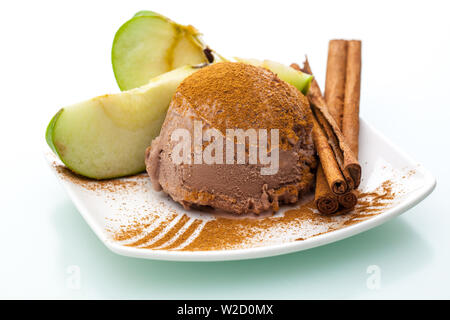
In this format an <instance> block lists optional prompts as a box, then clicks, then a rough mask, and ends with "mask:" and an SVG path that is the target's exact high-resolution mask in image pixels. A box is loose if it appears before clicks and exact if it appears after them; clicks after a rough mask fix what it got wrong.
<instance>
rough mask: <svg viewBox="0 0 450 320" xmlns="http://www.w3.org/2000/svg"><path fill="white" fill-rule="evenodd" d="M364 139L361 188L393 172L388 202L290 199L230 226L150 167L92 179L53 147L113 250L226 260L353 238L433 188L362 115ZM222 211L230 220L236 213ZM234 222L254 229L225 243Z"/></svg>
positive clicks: (85, 212) (73, 194)
mask: <svg viewBox="0 0 450 320" xmlns="http://www.w3.org/2000/svg"><path fill="white" fill-rule="evenodd" d="M360 146H361V147H360V155H359V158H360V163H361V165H362V169H363V171H362V172H363V178H362V182H361V186H360V190H361V192H363V193H365V194H371V192H372V191H376V190H381V189H380V186H381V185H382V184H383V182H384V181H387V180H389V181H390V182H389V185H390V189H391V191H392V193H393V194H395V197H394V198H393V199H392V200H391V201H385V202H383V203H382V206H380V202H379V203H378V207H377V208H375V209H376V210H375V211H376V214H374V213H373V212H375V211H374V210H367V212H365V209H364V208H363V209H361V208H360V210H359V211H360V212H359V213H358V214H357V215H355V214H353V215H352V214H351V213H349V214H344V215H339V216H333V217H331V218H329V217H328V218H327V219H318V220H315V219H314V218H311V216H309V217H304V216H303V217H296V218H295V217H294V218H291V219H285V217H286V212H288V211H289V210H290V209H292V208H293V207H290V206H285V207H283V208H282V209H281V210H280V212H278V213H277V214H276V215H274V216H269V217H268V216H266V217H263V218H260V219H253V220H252V221H251V223H250V225H251V226H250V227H249V226H247V224H245V223H244V224H242V225H241V224H239V222H238V227H236V226H235V227H233V228H231V229H230V228H228V229H226V228H227V227H226V226H225V225H226V223H225V224H221V223H218V222H217V218H216V217H215V216H214V215H212V214H208V213H205V212H200V211H186V210H184V209H183V208H182V207H181V206H179V205H178V204H176V203H174V202H173V201H172V200H171V199H170V198H169V197H168V196H166V195H164V194H163V193H158V192H154V191H153V190H152V188H151V183H150V181H149V179H148V177H147V176H146V175H145V174H142V175H138V176H134V177H129V178H122V179H116V180H110V181H104V182H98V181H90V180H85V179H82V178H79V177H77V176H74V175H71V174H70V173H69V172H68V171H67V170H66V169H64V167H63V166H62V164H61V163H60V162H59V160H57V158H56V157H55V156H54V155H53V153H51V151H50V149H49V148H46V151H45V155H46V158H47V160H48V163H49V165H50V167H51V168H52V170H53V171H54V172H55V173H56V175H57V176H58V177H59V178H60V180H61V182H62V184H63V186H64V187H65V189H66V190H67V192H68V194H69V196H70V198H71V199H72V201H73V203H74V204H75V206H76V207H77V209H78V210H79V212H80V213H81V215H82V216H83V218H84V219H85V221H86V222H87V223H88V225H89V226H90V227H91V228H92V230H93V231H94V232H95V234H96V235H97V236H98V238H99V239H100V240H101V241H102V242H103V243H104V244H105V245H106V247H107V248H109V249H110V250H112V251H113V252H115V253H118V254H121V255H125V256H130V257H136V258H146V259H160V260H174V261H221V260H239V259H251V258H261V257H269V256H274V255H279V254H285V253H290V252H295V251H301V250H305V249H310V248H313V247H317V246H321V245H324V244H328V243H331V242H334V241H338V240H341V239H345V238H347V237H351V236H353V235H355V234H358V233H360V232H363V231H366V230H368V229H371V228H373V227H376V226H378V225H380V224H382V223H384V222H386V221H388V220H390V219H392V218H394V217H396V216H398V215H400V214H402V213H403V212H405V211H407V210H408V209H410V208H411V207H413V206H414V205H416V204H417V203H419V202H420V201H422V200H423V199H424V198H425V197H427V196H428V195H429V194H430V193H431V192H432V191H433V189H434V187H435V185H436V180H435V178H434V177H433V176H432V175H431V174H430V173H429V172H428V171H427V170H426V169H425V168H423V167H422V166H421V165H420V164H418V163H416V162H415V161H413V160H412V159H410V158H409V157H408V156H407V155H405V154H404V153H403V152H402V151H400V150H399V149H398V148H397V147H395V146H393V145H392V144H391V143H390V142H389V141H388V140H387V139H386V138H384V137H383V136H382V135H381V134H380V133H378V132H377V131H376V130H374V129H373V128H372V127H371V126H369V125H368V124H367V123H366V122H364V121H362V120H361V131H360ZM378 192H380V191H378ZM381 192H384V191H381ZM372 209H373V208H372ZM369 211H370V212H369ZM316 214H317V216H319V214H318V213H316ZM288 215H289V214H288ZM221 219H225V220H221V221H222V222H223V221H225V222H226V220H227V219H228V218H221ZM248 219H250V218H247V220H246V219H244V221H248ZM219 220H220V219H219ZM233 220H234V221H236V219H233ZM280 221H284V222H283V223H284V224H282V225H281V224H280ZM349 222H351V223H349ZM212 226H214V227H215V228H216V229H217V228H218V229H217V230H214V229H213V227H212ZM222 227H223V228H224V229H223V230H222V229H221V228H222ZM245 228H251V230H245ZM230 230H231V231H232V232H236V233H239V234H248V236H244V237H237V238H236V239H234V240H233V241H231V242H230V243H228V244H225V245H224V244H223V241H224V239H221V238H220V237H221V236H222V234H226V233H227V231H228V232H229V231H230ZM250 231H251V232H250ZM121 232H122V233H121ZM202 233H204V234H206V236H205V235H203V242H205V240H204V239H205V237H206V240H208V238H207V237H208V235H209V236H210V237H211V239H209V240H210V241H211V242H212V243H214V241H215V242H217V245H216V247H208V248H207V249H206V250H205V249H204V248H202V246H201V245H197V246H195V245H194V244H195V243H196V241H197V242H198V241H199V240H198V239H197V238H198V237H199V236H200V235H201V234H202ZM120 235H122V237H121V236H120ZM124 235H125V236H124ZM207 242H208V241H207ZM199 243H200V242H199ZM219 244H220V245H219Z"/></svg>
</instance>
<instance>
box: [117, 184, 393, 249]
mask: <svg viewBox="0 0 450 320" xmlns="http://www.w3.org/2000/svg"><path fill="white" fill-rule="evenodd" d="M394 196H395V194H394V193H393V192H392V183H391V182H390V181H385V182H384V183H383V184H382V185H381V186H380V187H379V188H378V189H377V190H375V191H373V192H368V193H362V192H360V193H358V205H357V206H356V207H355V208H354V209H353V210H351V211H346V212H339V213H337V214H333V215H323V214H320V213H319V212H318V211H317V210H316V209H315V206H314V201H313V199H307V200H306V201H304V202H303V203H302V204H300V205H299V206H298V207H296V208H294V209H289V210H287V211H285V212H284V214H280V215H275V216H271V215H270V216H269V215H266V216H263V217H254V216H251V217H250V216H249V217H244V218H242V217H232V216H230V215H227V214H219V215H217V216H215V217H214V218H213V219H211V220H208V221H206V223H205V222H204V221H203V223H202V221H201V220H200V219H195V218H192V217H189V216H187V215H185V214H184V215H181V218H180V215H176V214H174V215H173V216H170V217H168V218H167V220H166V221H165V222H163V223H161V224H160V225H158V226H157V227H156V228H155V229H153V230H152V231H151V232H148V233H145V232H144V231H145V226H144V225H143V224H142V223H139V222H138V223H135V224H131V225H128V226H126V227H125V228H119V229H118V230H115V231H114V232H113V233H112V234H113V238H114V240H116V241H123V240H127V239H128V240H129V239H138V240H136V241H133V242H129V243H126V244H125V245H126V246H131V247H139V248H147V249H164V250H183V251H208V250H227V249H237V248H243V247H255V246H258V240H259V239H261V240H262V239H267V237H270V234H271V233H274V232H277V233H279V232H290V230H293V229H297V228H298V229H301V228H303V227H304V226H305V225H306V226H307V227H309V228H310V226H311V225H315V226H316V227H317V228H314V229H315V230H316V229H317V230H319V231H320V232H317V233H312V234H310V235H308V236H306V237H297V238H295V239H292V240H294V241H295V240H296V241H301V240H306V239H308V238H310V237H313V236H317V235H321V234H324V233H327V232H331V231H334V230H338V229H341V228H344V227H346V226H349V225H352V224H355V223H358V222H361V221H364V220H367V219H369V218H371V217H373V216H375V215H378V214H379V213H381V212H382V211H383V210H385V209H386V208H387V207H388V206H389V205H390V204H391V203H392V201H393V200H394ZM309 198H311V196H310V197H309ZM176 217H178V219H179V220H178V222H177V223H176V224H175V225H174V226H173V227H172V228H171V229H170V230H168V231H167V232H166V233H164V235H162V236H161V235H160V232H161V230H162V229H164V228H165V227H166V226H167V224H168V223H170V222H171V221H173V219H175V218H176ZM188 223H190V225H189V227H186V225H187V224H188ZM202 224H203V227H202V228H201V229H200V230H199V227H200V226H201V225H202ZM321 226H328V228H325V229H323V228H321ZM183 227H184V228H183ZM182 229H184V230H182ZM180 230H182V231H183V232H182V233H180ZM140 232H141V236H140V235H139V233H140ZM195 232H197V234H196V236H195V237H193V234H194V233H195ZM156 237H159V238H158V240H156V241H152V239H154V238H156ZM189 239H190V241H188V240H189ZM148 243H150V244H148Z"/></svg>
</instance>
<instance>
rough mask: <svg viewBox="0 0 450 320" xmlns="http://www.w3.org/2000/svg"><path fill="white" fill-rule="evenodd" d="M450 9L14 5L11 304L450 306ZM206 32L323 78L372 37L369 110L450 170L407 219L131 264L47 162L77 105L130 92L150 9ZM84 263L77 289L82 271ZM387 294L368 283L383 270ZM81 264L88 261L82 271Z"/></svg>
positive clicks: (1, 271) (246, 52)
mask: <svg viewBox="0 0 450 320" xmlns="http://www.w3.org/2000/svg"><path fill="white" fill-rule="evenodd" d="M446 3H448V2H446V1H440V2H439V1H417V2H414V1H405V2H402V1H392V0H391V1H373V2H366V1H317V0H314V1H312V0H310V1H281V0H277V1H273V0H272V1H261V0H260V1H244V0H240V1H211V0H210V1H194V0H190V1H168V0H164V1H163V0H160V1H149V0H146V1H114V2H113V1H92V0H91V1H80V0H79V1H72V2H70V3H69V2H67V1H29V2H23V1H14V2H13V1H8V2H6V1H2V2H1V4H0V26H1V28H0V36H1V37H0V88H1V97H0V107H1V126H0V139H1V149H0V150H1V151H0V154H1V158H0V165H1V166H0V168H1V171H0V173H1V178H0V181H1V182H0V214H1V221H0V226H1V231H0V297H2V298H159V299H164V298H165V299H170V298H190V299H195V298H208V299H214V298H218V299H220V298H238V299H241V298H246V299H252V298H266V299H270V298H274V299H277V298H377V299H378V298H447V299H448V298H450V288H449V285H450V271H449V270H450V250H449V247H450V209H449V196H450V194H449V192H448V191H449V187H450V183H449V180H450V179H449V178H450V176H449V165H450V163H449V159H450V152H449V141H448V137H449V133H448V129H449V127H450V123H449V116H450V103H449V98H450V97H449V91H450V80H449V77H450V62H449V59H450V18H449V17H448V15H449V12H450V10H449V9H450V8H449V6H448V5H446ZM144 9H147V10H153V11H156V12H160V13H162V14H164V15H167V16H169V17H170V18H172V19H173V20H175V21H177V22H180V23H183V24H193V25H194V26H196V27H197V28H198V29H199V30H200V31H202V32H203V33H204V39H205V41H206V42H207V43H208V44H209V45H210V46H211V47H212V48H214V49H216V50H217V51H218V52H220V53H222V54H223V55H225V56H241V57H252V58H261V59H263V58H269V59H272V60H277V61H280V62H283V63H290V62H292V61H298V62H301V61H302V59H303V56H304V54H308V56H309V58H310V62H311V65H312V68H313V70H314V71H315V73H316V75H317V78H318V80H319V82H320V83H323V80H324V76H325V67H326V55H327V45H328V40H329V39H331V38H335V37H339V38H359V39H362V40H363V81H362V97H361V114H362V117H364V118H365V119H366V120H367V121H368V122H369V123H371V124H373V125H374V126H375V127H376V128H377V129H379V130H380V131H382V132H383V133H384V134H385V135H386V136H387V137H389V138H390V139H391V140H392V141H393V142H394V143H395V144H397V145H398V146H400V147H401V148H402V149H404V150H405V151H406V152H407V153H409V154H411V155H412V156H413V157H414V158H415V159H417V160H418V161H420V162H422V163H423V164H424V165H425V167H427V168H429V169H430V170H431V171H432V172H433V173H434V175H435V176H436V177H437V181H438V186H437V188H436V190H435V191H434V193H433V194H432V195H431V196H430V197H429V198H427V199H426V200H425V201H424V202H422V203H421V204H419V205H418V206H417V207H415V208H414V209H412V210H410V211H408V212H407V213H405V214H404V215H403V216H401V217H399V218H397V219H395V220H393V221H391V222H389V223H386V224H385V225H383V226H380V227H378V228H376V229H373V230H371V231H368V232H365V233H363V234H360V235H358V236H355V237H353V238H350V239H346V240H343V241H340V242H338V243H334V244H330V245H327V246H324V247H321V248H316V249H312V250H308V251H305V252H300V253H295V254H290V255H285V256H280V257H273V258H268V259H260V260H254V261H240V262H239V261H238V262H226V263H220V262H219V263H174V262H160V261H144V260H137V259H132V258H125V257H121V256H117V255H115V254H113V253H111V252H109V251H108V250H107V249H106V248H105V247H104V246H103V244H102V243H101V242H100V241H99V240H97V238H96V237H95V235H94V234H93V232H92V231H91V230H90V229H89V228H88V226H87V225H86V224H85V222H84V221H83V220H82V218H81V216H80V215H79V214H78V212H77V210H76V209H75V207H74V206H73V205H72V203H71V202H70V200H69V199H68V197H67V195H66V194H65V192H64V190H63V189H62V187H61V186H60V185H59V184H58V181H57V179H56V178H55V177H54V176H53V175H52V174H51V172H50V170H49V169H48V168H47V167H46V165H45V162H44V158H43V154H42V150H43V144H44V130H45V127H46V125H47V123H48V121H49V120H50V118H51V116H52V115H53V114H54V113H55V112H56V111H57V110H58V109H59V108H60V107H62V106H65V105H68V104H72V103H74V102H78V101H80V100H84V99H87V98H90V97H93V96H96V95H99V94H103V93H108V92H118V91H119V90H118V88H117V85H116V83H115V80H114V76H113V72H112V68H111V61H110V50H111V44H112V40H113V37H114V34H115V31H116V30H117V29H118V28H119V27H120V25H121V24H122V23H124V22H125V21H126V20H127V19H129V18H130V17H131V16H132V15H133V14H134V13H135V12H137V11H139V10H144ZM73 265H75V266H78V267H79V270H80V274H81V278H80V288H79V289H78V290H74V287H73V286H70V285H68V283H72V282H71V279H72V278H70V275H69V272H70V271H71V270H74V269H73V268H71V267H70V266H73ZM370 265H377V266H379V268H380V270H381V287H380V288H379V289H378V290H371V289H370V288H368V287H367V286H366V280H367V278H368V277H369V275H368V274H367V273H366V270H367V268H368V266H370ZM75 269H76V268H75Z"/></svg>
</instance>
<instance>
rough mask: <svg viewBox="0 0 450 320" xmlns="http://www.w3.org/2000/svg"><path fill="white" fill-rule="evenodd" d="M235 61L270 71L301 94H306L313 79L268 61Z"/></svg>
mask: <svg viewBox="0 0 450 320" xmlns="http://www.w3.org/2000/svg"><path fill="white" fill-rule="evenodd" d="M235 59H236V61H238V62H243V63H247V64H251V65H254V66H257V67H262V68H266V69H269V70H270V71H272V72H273V73H275V74H276V75H277V76H278V77H279V78H280V79H281V80H283V81H286V82H287V83H290V84H292V85H293V86H294V87H296V88H297V89H298V90H300V91H301V92H302V93H303V94H307V93H308V90H309V87H310V85H311V81H312V79H313V76H312V75H310V74H307V73H303V72H301V71H298V70H295V69H294V68H291V67H289V66H286V65H284V64H281V63H278V62H275V61H270V60H257V59H242V58H235Z"/></svg>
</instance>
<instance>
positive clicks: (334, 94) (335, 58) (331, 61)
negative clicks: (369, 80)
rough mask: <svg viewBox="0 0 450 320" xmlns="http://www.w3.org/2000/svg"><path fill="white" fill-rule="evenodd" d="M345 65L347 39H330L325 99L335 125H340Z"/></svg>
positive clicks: (342, 109) (344, 84) (342, 108)
mask: <svg viewBox="0 0 450 320" xmlns="http://www.w3.org/2000/svg"><path fill="white" fill-rule="evenodd" d="M346 66H347V41H345V40H330V42H329V43H328V60H327V74H326V82H325V101H326V102H327V106H328V111H329V112H330V114H331V116H332V117H333V119H334V120H335V121H336V123H337V125H338V126H339V127H340V128H341V127H342V118H343V114H344V97H345V86H346V83H345V75H346Z"/></svg>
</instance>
